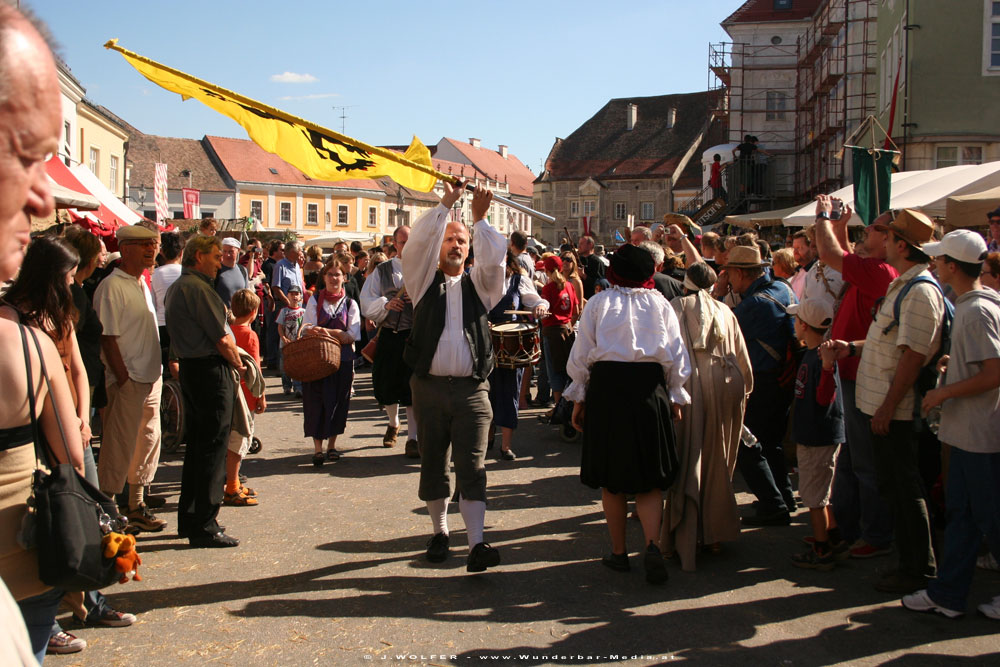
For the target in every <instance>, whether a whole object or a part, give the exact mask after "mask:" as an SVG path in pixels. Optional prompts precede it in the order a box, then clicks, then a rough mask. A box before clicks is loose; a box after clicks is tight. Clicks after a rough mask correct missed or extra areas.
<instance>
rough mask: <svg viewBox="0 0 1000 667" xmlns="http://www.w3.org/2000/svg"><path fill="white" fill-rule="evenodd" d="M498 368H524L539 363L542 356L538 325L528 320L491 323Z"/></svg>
mask: <svg viewBox="0 0 1000 667" xmlns="http://www.w3.org/2000/svg"><path fill="white" fill-rule="evenodd" d="M490 336H491V337H492V339H493V352H494V354H496V357H497V368H524V367H525V366H531V365H532V364H537V363H538V360H539V359H540V358H541V356H542V352H541V345H540V344H539V339H538V326H537V325H535V324H529V323H527V322H504V323H503V324H492V325H490Z"/></svg>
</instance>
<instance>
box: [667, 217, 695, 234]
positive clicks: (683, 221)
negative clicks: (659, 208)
mask: <svg viewBox="0 0 1000 667" xmlns="http://www.w3.org/2000/svg"><path fill="white" fill-rule="evenodd" d="M663 224H664V225H666V226H667V227H669V226H670V225H677V226H678V227H680V228H681V229H684V230H687V231H689V232H690V231H691V230H694V233H695V234H701V227H699V226H698V225H696V224H694V221H693V220H691V218H689V217H687V216H686V215H684V214H683V213H665V214H664V215H663Z"/></svg>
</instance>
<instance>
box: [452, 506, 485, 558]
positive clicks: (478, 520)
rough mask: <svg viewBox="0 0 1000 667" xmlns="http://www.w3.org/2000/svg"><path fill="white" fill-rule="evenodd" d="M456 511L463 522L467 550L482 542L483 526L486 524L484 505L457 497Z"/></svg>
mask: <svg viewBox="0 0 1000 667" xmlns="http://www.w3.org/2000/svg"><path fill="white" fill-rule="evenodd" d="M458 509H459V511H460V512H462V520H463V521H465V532H466V533H467V534H468V535H469V548H470V549H471V548H472V547H474V546H476V545H477V544H479V543H480V542H482V541H483V525H484V524H485V523H486V503H484V502H483V501H482V500H466V499H465V498H462V497H461V496H459V498H458Z"/></svg>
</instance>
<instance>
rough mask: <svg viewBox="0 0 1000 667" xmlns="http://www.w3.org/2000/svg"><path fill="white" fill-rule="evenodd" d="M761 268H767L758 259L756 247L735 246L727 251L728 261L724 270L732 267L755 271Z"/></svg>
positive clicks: (758, 250) (758, 252)
mask: <svg viewBox="0 0 1000 667" xmlns="http://www.w3.org/2000/svg"><path fill="white" fill-rule="evenodd" d="M761 266H767V262H762V261H761V259H760V248H758V247H757V246H753V247H752V248H751V247H750V246H745V245H737V246H733V247H732V249H731V250H730V251H729V256H728V261H727V262H726V268H727V269H728V268H729V267H732V268H734V269H756V268H758V267H761Z"/></svg>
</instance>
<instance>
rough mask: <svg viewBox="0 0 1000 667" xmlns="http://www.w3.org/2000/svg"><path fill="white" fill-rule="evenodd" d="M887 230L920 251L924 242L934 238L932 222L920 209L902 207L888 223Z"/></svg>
mask: <svg viewBox="0 0 1000 667" xmlns="http://www.w3.org/2000/svg"><path fill="white" fill-rule="evenodd" d="M889 231H891V232H892V233H893V234H895V235H896V236H898V237H899V238H901V239H903V240H904V241H906V242H907V243H909V244H910V245H911V246H913V247H914V248H916V249H917V250H921V251H922V250H923V248H924V244H925V243H928V242H929V241H930V240H931V239H932V238H934V222H933V221H931V219H930V218H928V217H927V216H926V215H925V214H924V213H921V212H920V211H914V210H913V209H912V208H904V209H903V210H901V211H900V212H899V213H897V214H896V215H895V216H894V217H893V219H892V222H890V223H889Z"/></svg>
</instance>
